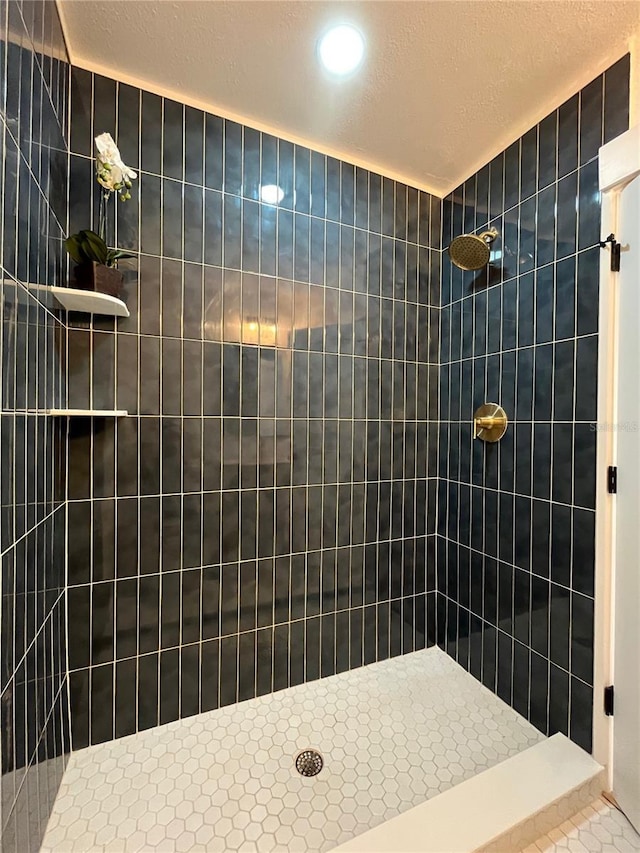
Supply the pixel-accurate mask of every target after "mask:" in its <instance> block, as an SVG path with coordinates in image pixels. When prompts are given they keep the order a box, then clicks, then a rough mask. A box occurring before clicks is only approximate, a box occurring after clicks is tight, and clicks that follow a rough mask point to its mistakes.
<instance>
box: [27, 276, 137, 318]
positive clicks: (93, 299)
mask: <svg viewBox="0 0 640 853" xmlns="http://www.w3.org/2000/svg"><path fill="white" fill-rule="evenodd" d="M29 287H31V288H33V289H34V290H41V291H46V292H47V293H51V294H52V295H53V296H54V297H55V299H56V300H57V301H58V302H59V303H60V305H62V307H63V308H64V309H65V311H82V312H83V313H84V314H102V315H103V316H109V317H129V316H130V314H129V309H128V308H127V306H126V305H125V303H124V302H123V301H122V299H117V298H116V297H115V296H109V294H108V293H98V292H96V291H95V290H79V289H78V288H75V287H54V286H53V285H49V284H36V285H29Z"/></svg>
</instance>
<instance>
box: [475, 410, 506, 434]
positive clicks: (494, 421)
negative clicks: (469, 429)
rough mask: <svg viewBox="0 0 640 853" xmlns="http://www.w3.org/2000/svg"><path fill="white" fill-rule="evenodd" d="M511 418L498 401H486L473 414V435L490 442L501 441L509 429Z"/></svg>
mask: <svg viewBox="0 0 640 853" xmlns="http://www.w3.org/2000/svg"><path fill="white" fill-rule="evenodd" d="M508 423H509V419H508V418H507V413H506V412H505V410H504V409H503V408H502V406H500V405H498V403H484V404H483V405H482V406H480V407H479V408H478V409H476V411H475V414H474V416H473V437H474V438H481V439H482V441H488V442H490V443H493V442H496V441H500V439H501V438H502V436H503V435H504V434H505V432H506V431H507V424H508Z"/></svg>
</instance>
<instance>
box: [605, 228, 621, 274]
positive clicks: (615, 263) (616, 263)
mask: <svg viewBox="0 0 640 853" xmlns="http://www.w3.org/2000/svg"><path fill="white" fill-rule="evenodd" d="M607 243H610V244H611V272H620V243H618V241H617V240H616V235H615V234H613V233H612V234H609V236H608V237H606V238H605V239H604V240H600V248H601V249H606V247H607Z"/></svg>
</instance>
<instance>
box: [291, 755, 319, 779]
mask: <svg viewBox="0 0 640 853" xmlns="http://www.w3.org/2000/svg"><path fill="white" fill-rule="evenodd" d="M323 765H324V761H323V760H322V756H321V755H320V753H319V752H317V751H316V750H315V749H303V750H302V752H299V753H298V754H297V756H296V770H297V771H298V773H299V774H300V775H301V776H317V775H318V773H319V772H320V771H321V770H322V767H323Z"/></svg>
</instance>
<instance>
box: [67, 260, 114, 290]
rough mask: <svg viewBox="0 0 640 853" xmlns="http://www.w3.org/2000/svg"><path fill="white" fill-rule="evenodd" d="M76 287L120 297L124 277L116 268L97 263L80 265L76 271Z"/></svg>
mask: <svg viewBox="0 0 640 853" xmlns="http://www.w3.org/2000/svg"><path fill="white" fill-rule="evenodd" d="M74 273H75V279H76V285H77V287H79V288H80V289H81V290H93V291H96V292H97V293H106V294H108V295H109V296H116V297H119V296H120V293H121V291H122V283H123V281H124V276H123V274H122V273H121V272H120V270H118V269H116V268H115V267H107V266H105V265H104V264H99V263H97V262H96V261H91V262H90V263H85V264H79V265H78V266H77V267H76V268H75V270H74Z"/></svg>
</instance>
